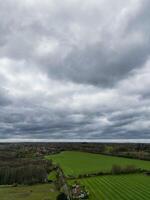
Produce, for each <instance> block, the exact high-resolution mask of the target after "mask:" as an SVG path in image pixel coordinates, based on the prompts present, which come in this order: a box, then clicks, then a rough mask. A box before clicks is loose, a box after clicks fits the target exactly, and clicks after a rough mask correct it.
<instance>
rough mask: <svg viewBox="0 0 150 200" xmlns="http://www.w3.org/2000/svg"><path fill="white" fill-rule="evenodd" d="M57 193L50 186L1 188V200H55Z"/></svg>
mask: <svg viewBox="0 0 150 200" xmlns="http://www.w3.org/2000/svg"><path fill="white" fill-rule="evenodd" d="M56 195H57V192H56V191H55V190H54V187H53V186H52V185H50V184H42V185H34V186H18V187H11V186H0V200H55V199H56Z"/></svg>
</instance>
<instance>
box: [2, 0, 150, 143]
mask: <svg viewBox="0 0 150 200" xmlns="http://www.w3.org/2000/svg"><path fill="white" fill-rule="evenodd" d="M141 138H142V139H148V138H150V1H149V0H126V1H124V0H115V1H112V0H61V1H60V0H43V1H41V0H13V1H12V0H0V139H1V140H2V139H5V140H6V139H8V140H11V139H12V140H14V141H15V140H18V139H21V140H24V139H25V140H26V139H35V140H36V139H45V140H46V139H56V140H57V139H141Z"/></svg>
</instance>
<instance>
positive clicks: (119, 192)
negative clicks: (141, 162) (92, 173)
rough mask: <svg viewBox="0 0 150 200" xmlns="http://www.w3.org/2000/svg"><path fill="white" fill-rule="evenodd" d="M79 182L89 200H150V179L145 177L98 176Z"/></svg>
mask: <svg viewBox="0 0 150 200" xmlns="http://www.w3.org/2000/svg"><path fill="white" fill-rule="evenodd" d="M79 182H80V183H81V184H83V185H85V186H86V188H87V190H88V191H89V194H90V195H89V200H150V177H148V176H145V175H137V174H136V175H113V176H99V177H94V178H85V179H81V180H79Z"/></svg>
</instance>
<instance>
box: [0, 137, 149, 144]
mask: <svg viewBox="0 0 150 200" xmlns="http://www.w3.org/2000/svg"><path fill="white" fill-rule="evenodd" d="M76 142H77V143H84V142H87V143H147V144H149V143H150V139H33V138H32V139H29V138H26V139H21V138H19V139H18V138H12V139H0V143H76Z"/></svg>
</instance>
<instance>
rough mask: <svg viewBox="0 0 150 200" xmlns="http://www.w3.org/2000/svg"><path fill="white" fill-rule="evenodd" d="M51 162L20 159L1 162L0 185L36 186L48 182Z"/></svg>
mask: <svg viewBox="0 0 150 200" xmlns="http://www.w3.org/2000/svg"><path fill="white" fill-rule="evenodd" d="M52 168H53V166H52V163H51V161H47V160H30V159H23V160H22V159H19V160H14V161H13V162H9V161H7V162H0V184H1V185H5V184H35V183H44V182H47V175H48V173H49V172H50V171H51V170H52Z"/></svg>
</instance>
